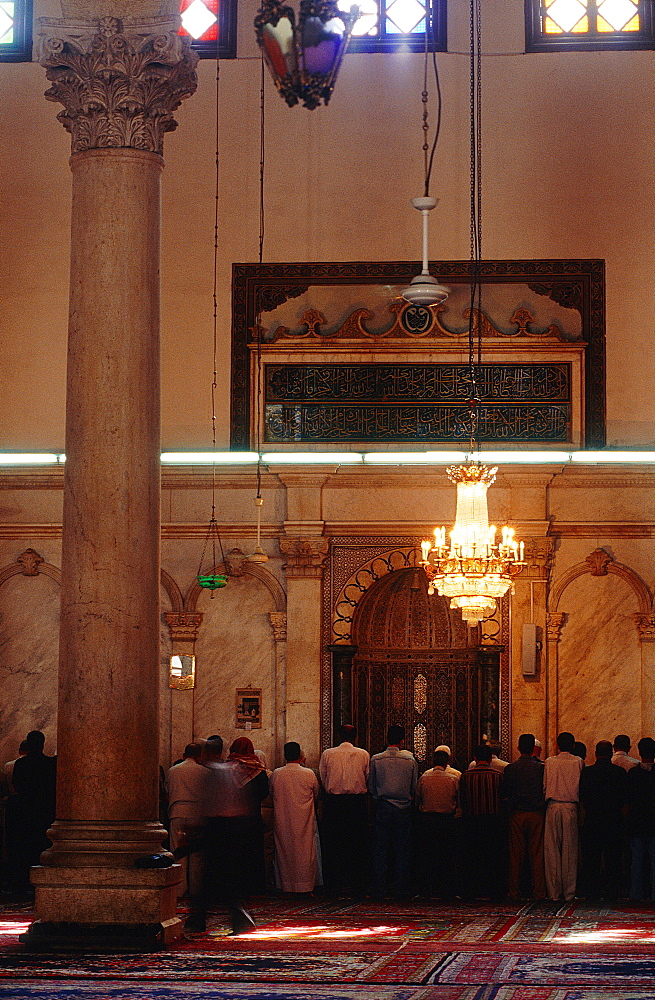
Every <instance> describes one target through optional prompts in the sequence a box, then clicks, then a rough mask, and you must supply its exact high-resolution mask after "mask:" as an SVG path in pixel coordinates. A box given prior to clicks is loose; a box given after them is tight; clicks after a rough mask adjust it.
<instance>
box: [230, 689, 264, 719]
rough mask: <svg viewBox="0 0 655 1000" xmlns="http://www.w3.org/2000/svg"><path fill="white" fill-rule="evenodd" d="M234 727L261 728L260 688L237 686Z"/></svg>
mask: <svg viewBox="0 0 655 1000" xmlns="http://www.w3.org/2000/svg"><path fill="white" fill-rule="evenodd" d="M236 709H237V710H236V723H235V728H236V729H261V728H262V689H261V688H252V687H247V688H237V697H236Z"/></svg>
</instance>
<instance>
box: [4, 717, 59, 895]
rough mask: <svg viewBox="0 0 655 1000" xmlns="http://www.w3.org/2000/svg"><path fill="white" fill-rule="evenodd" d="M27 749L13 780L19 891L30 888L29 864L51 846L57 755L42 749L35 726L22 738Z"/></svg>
mask: <svg viewBox="0 0 655 1000" xmlns="http://www.w3.org/2000/svg"><path fill="white" fill-rule="evenodd" d="M25 743H26V746H27V753H26V754H25V756H24V757H19V758H18V760H17V761H16V763H15V764H14V771H13V775H12V784H13V786H14V790H15V792H16V803H15V808H16V824H17V829H18V830H19V831H20V840H19V841H18V851H17V855H16V867H17V872H16V873H15V874H16V880H15V884H16V885H17V888H18V889H19V891H20V892H29V890H30V868H31V867H32V866H33V865H38V864H39V858H40V857H41V854H42V852H43V851H45V850H47V848H48V847H50V846H51V845H50V841H49V840H48V837H47V831H48V828H49V827H50V826H52V824H53V822H54V819H55V784H56V775H57V758H56V757H46V755H45V754H44V752H43V748H44V746H45V736H44V735H43V733H42V732H40V731H39V730H37V729H35V730H32V732H31V733H28V734H27V737H26V740H25Z"/></svg>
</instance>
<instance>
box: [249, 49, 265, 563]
mask: <svg viewBox="0 0 655 1000" xmlns="http://www.w3.org/2000/svg"><path fill="white" fill-rule="evenodd" d="M264 112H265V101H264V58H263V56H262V59H261V67H260V74H259V254H258V260H259V276H260V278H261V269H262V263H263V260H264V235H265V228H266V227H265V221H266V214H265V211H264V208H265V205H264V167H265V159H266V158H265V152H266V128H265V125H266V121H265V113H264ZM255 329H256V331H257V371H256V384H255V401H256V412H257V429H256V435H257V442H256V443H257V495H256V497H255V506H256V508H257V544H256V545H255V551H254V552H253V553H252V555H250V556H248V560H249V562H254V563H265V562H268V556H267V555H266V553H265V552H264V550H263V548H262V507H263V505H264V498H263V497H262V442H261V434H262V432H261V426H262V419H263V392H262V308H261V295H260V294H258V295H257V315H256V317H255Z"/></svg>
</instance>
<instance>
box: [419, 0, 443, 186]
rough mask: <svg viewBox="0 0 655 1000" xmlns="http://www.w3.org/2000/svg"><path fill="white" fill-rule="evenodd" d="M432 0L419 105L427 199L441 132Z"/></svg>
mask: <svg viewBox="0 0 655 1000" xmlns="http://www.w3.org/2000/svg"><path fill="white" fill-rule="evenodd" d="M431 29H432V0H428V2H427V4H426V7H425V40H424V48H423V90H422V91H421V103H422V104H423V115H422V119H423V120H422V124H421V129H422V131H423V146H422V147H421V148H422V150H423V195H424V197H426V198H427V197H428V196H429V194H430V176H431V174H432V164H433V161H434V154H435V150H436V148H437V143H438V141H439V133H440V132H441V110H442V103H441V82H440V80H439V70H438V67H437V55H436V52H435V49H434V45H433V44H432V33H431ZM428 51H431V52H432V70H433V74H434V82H435V90H436V93H437V121H436V125H435V129H434V138H433V140H432V146H430V144H429V142H428V132H429V123H428Z"/></svg>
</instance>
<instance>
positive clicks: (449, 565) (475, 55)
mask: <svg viewBox="0 0 655 1000" xmlns="http://www.w3.org/2000/svg"><path fill="white" fill-rule="evenodd" d="M470 4H471V5H470V13H471V20H470V24H471V43H470V81H471V105H470V107H471V123H470V135H471V140H470V141H471V218H470V223H471V295H470V305H469V313H468V340H469V366H468V389H469V393H470V399H469V402H468V407H469V422H470V426H469V429H470V449H469V456H470V460H469V461H468V462H467V463H466V464H465V465H458V466H451V467H450V468H448V469H447V470H446V471H447V475H448V478H449V479H450V481H451V482H452V483H454V484H455V485H456V487H457V507H456V512H455V525H454V527H453V529H452V531H451V532H450V538H449V541H446V529H445V527H441V528H435V529H434V542H432V541H424V542H421V557H422V558H421V561H420V562H421V566H423V568H424V570H425V573H426V575H427V578H428V593H430V594H432V593H434V591H435V590H436V591H437V593H439V594H441V595H442V596H443V597H447V598H449V599H450V607H451V608H459V610H460V611H461V613H462V618H463V619H464V621H466V622H468V624H469V625H470V626H472V627H474V626H476V625H477V624H478V623H479V622H481V621H482V620H483V619H484V618H486V617H488V616H489V615H491V614H493V613H494V611H495V609H496V602H497V601H499V600H500V599H501V598H502V597H504V595H505V594H506V593H507V592H508V591H510V590H513V580H514V577H515V576H516V575H517V574H518V573H520V572H521V570H522V568H523V566H524V565H525V561H524V554H525V548H524V543H523V542H517V540H516V538H515V532H514V529H513V528H510V527H507V526H505V527H503V528H502V529H501V536H500V541H497V531H496V526H495V525H493V524H492V525H490V524H489V512H488V507H487V490H488V489H489V487H490V486H491V485H492V483H493V482H494V481H495V478H496V473H497V472H498V469H497V468H493V469H490V468H488V466H486V465H484V464H482V463H481V462H480V461H476V460H474V459H473V458H472V456H474V455H475V454H476V453H477V454H478V455H479V445H478V442H477V434H478V417H479V407H480V392H479V387H478V369H479V366H480V365H481V363H482V324H481V323H479V322H478V323H477V353H476V349H475V348H476V345H475V343H474V329H475V328H476V323H475V315H476V308H475V304H476V299H477V303H478V308H477V314H478V315H480V313H481V287H482V286H481V282H480V268H481V262H482V170H481V167H482V135H481V117H480V111H481V96H482V90H481V24H480V0H470Z"/></svg>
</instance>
